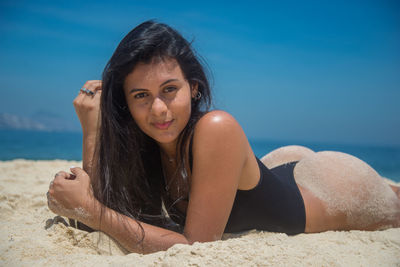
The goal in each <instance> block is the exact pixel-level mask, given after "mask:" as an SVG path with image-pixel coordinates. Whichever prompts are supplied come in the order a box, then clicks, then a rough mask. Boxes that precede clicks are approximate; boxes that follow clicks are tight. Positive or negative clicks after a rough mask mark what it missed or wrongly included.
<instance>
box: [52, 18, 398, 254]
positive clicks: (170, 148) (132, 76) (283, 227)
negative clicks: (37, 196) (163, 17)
mask: <svg viewBox="0 0 400 267" xmlns="http://www.w3.org/2000/svg"><path fill="white" fill-rule="evenodd" d="M210 103H211V94H210V87H209V83H208V81H207V78H206V75H205V72H204V70H203V67H202V65H201V64H200V62H199V60H198V59H197V57H196V56H195V54H194V52H193V50H192V48H191V45H190V43H188V42H187V41H186V40H185V39H184V38H183V37H182V36H181V35H180V34H179V33H178V32H176V31H175V30H174V29H172V28H170V27H169V26H167V25H165V24H160V23H156V22H152V21H148V22H145V23H143V24H141V25H139V26H137V27H136V28H135V29H133V30H132V31H131V32H130V33H129V34H128V35H127V36H126V37H125V38H124V39H123V40H122V41H121V43H120V44H119V46H118V47H117V49H116V51H115V52H114V54H113V56H112V57H111V59H110V61H109V62H108V64H107V66H106V67H105V70H104V72H103V80H102V81H88V82H86V83H85V85H84V87H83V88H82V89H81V90H80V92H79V95H78V96H77V97H76V99H75V100H74V106H75V109H76V112H77V114H78V117H79V119H80V122H81V125H82V130H83V170H82V169H81V168H75V167H73V168H71V172H72V174H69V173H66V172H59V173H57V174H56V177H55V178H54V180H53V181H52V182H51V183H50V188H49V192H48V194H47V195H48V205H49V208H50V209H51V210H52V211H53V212H54V213H56V214H59V215H61V216H66V217H69V218H73V219H76V220H78V221H80V222H82V223H84V224H86V225H87V226H89V227H91V228H92V229H95V230H98V231H103V232H105V233H106V234H108V235H110V236H111V237H113V238H114V239H116V240H117V241H118V242H119V243H120V244H121V245H123V246H124V247H125V248H126V249H128V250H129V251H134V252H140V253H150V252H155V251H159V250H166V249H168V248H169V247H171V246H173V245H174V244H178V243H183V244H192V243H193V242H196V241H199V242H206V241H214V240H219V239H220V238H221V236H222V234H223V233H231V232H240V231H244V230H249V229H258V230H265V231H274V232H283V233H287V234H298V233H303V232H305V233H315V232H322V231H327V230H351V229H359V230H376V229H382V228H388V227H399V225H400V199H399V188H398V187H394V186H392V188H391V187H390V186H389V185H388V184H387V183H385V182H384V180H383V179H382V178H381V177H380V176H379V175H378V173H377V172H376V171H375V170H373V169H372V168H371V167H370V166H368V165H367V164H366V163H364V162H363V161H361V160H359V159H357V158H355V157H353V156H350V155H347V154H344V153H339V152H330V151H325V152H318V153H315V152H313V151H311V150H310V149H307V148H305V147H300V146H290V147H282V148H279V149H277V150H275V151H273V152H271V153H269V154H267V155H266V156H265V157H264V158H262V159H261V161H260V160H259V159H257V158H256V157H255V156H254V153H253V151H252V149H251V147H250V145H249V143H248V140H247V138H246V135H245V134H244V132H243V130H242V128H241V127H240V125H239V124H238V122H237V121H236V120H235V119H234V118H233V117H232V116H231V115H230V114H228V113H226V112H223V111H216V110H214V111H209V106H210Z"/></svg>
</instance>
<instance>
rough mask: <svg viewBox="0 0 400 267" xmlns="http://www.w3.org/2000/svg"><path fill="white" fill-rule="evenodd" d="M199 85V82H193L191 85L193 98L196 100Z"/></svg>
mask: <svg viewBox="0 0 400 267" xmlns="http://www.w3.org/2000/svg"><path fill="white" fill-rule="evenodd" d="M198 88H199V83H198V82H193V83H191V84H190V89H191V90H192V98H195V97H196V96H197V93H198V92H199V90H198Z"/></svg>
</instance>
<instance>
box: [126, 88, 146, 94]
mask: <svg viewBox="0 0 400 267" xmlns="http://www.w3.org/2000/svg"><path fill="white" fill-rule="evenodd" d="M140 91H148V90H147V89H142V88H133V89H131V90H130V91H129V94H132V93H135V92H140Z"/></svg>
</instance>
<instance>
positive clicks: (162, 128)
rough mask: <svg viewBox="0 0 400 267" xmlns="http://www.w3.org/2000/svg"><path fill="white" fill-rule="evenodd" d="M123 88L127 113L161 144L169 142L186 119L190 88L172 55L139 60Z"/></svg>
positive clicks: (174, 137)
mask: <svg viewBox="0 0 400 267" xmlns="http://www.w3.org/2000/svg"><path fill="white" fill-rule="evenodd" d="M124 92H125V98H126V102H127V103H128V107H129V110H130V113H131V115H132V117H133V119H134V120H135V122H136V123H137V125H138V126H139V128H140V129H141V130H142V131H143V132H144V133H145V134H147V135H148V136H150V137H151V138H153V139H154V140H155V141H156V142H158V143H159V144H160V146H162V147H164V146H169V145H172V146H173V147H174V148H175V145H176V141H177V138H178V136H179V134H180V133H181V132H182V130H183V129H184V128H185V126H186V124H187V123H188V121H189V118H190V113H191V101H192V97H194V96H195V95H196V94H197V88H194V90H192V89H191V87H190V85H189V83H188V81H186V80H185V78H184V76H183V73H182V71H181V68H180V66H179V64H178V63H177V61H176V60H175V59H165V60H161V61H156V62H152V63H149V64H144V63H139V64H137V65H136V66H135V68H134V69H133V71H132V72H131V73H129V74H128V76H127V77H126V79H125V82H124Z"/></svg>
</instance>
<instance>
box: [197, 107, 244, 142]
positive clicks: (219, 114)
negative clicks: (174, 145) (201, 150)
mask: <svg viewBox="0 0 400 267" xmlns="http://www.w3.org/2000/svg"><path fill="white" fill-rule="evenodd" d="M194 141H195V143H196V141H200V142H207V143H210V144H211V143H213V145H218V146H220V145H227V144H234V143H236V144H239V143H243V142H246V141H247V138H246V136H245V134H244V132H243V129H242V127H241V126H240V124H239V123H238V122H237V120H236V119H235V118H234V117H233V116H232V115H231V114H229V113H228V112H225V111H222V110H213V111H210V112H208V113H207V114H205V115H203V117H201V118H200V120H199V121H198V122H197V124H196V127H195V131H194ZM221 141H222V142H221Z"/></svg>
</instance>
